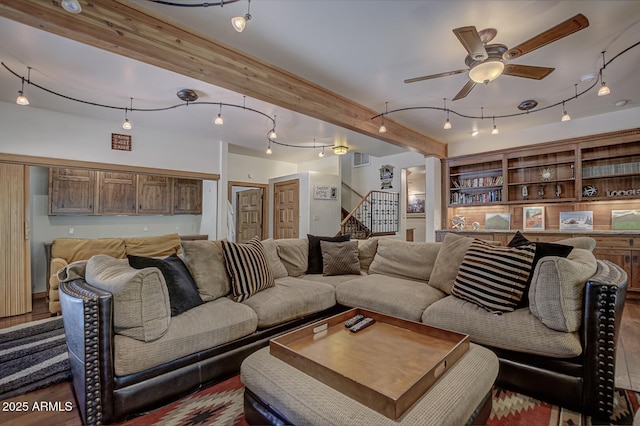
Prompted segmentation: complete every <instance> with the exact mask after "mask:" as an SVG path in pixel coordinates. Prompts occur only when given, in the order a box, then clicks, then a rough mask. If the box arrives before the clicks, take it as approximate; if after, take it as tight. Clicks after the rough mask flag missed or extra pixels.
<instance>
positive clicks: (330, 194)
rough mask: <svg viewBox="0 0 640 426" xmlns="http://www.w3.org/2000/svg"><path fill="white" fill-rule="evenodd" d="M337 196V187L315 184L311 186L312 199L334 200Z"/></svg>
mask: <svg viewBox="0 0 640 426" xmlns="http://www.w3.org/2000/svg"><path fill="white" fill-rule="evenodd" d="M337 198H338V188H337V187H335V186H328V185H316V186H314V187H313V199H314V200H335V199H337Z"/></svg>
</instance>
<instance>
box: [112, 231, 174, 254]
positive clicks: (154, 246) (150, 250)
mask: <svg viewBox="0 0 640 426" xmlns="http://www.w3.org/2000/svg"><path fill="white" fill-rule="evenodd" d="M124 245H125V251H126V253H127V254H131V255H134V256H143V257H167V256H171V255H172V254H181V253H180V235H178V234H167V235H159V236H157V237H130V238H124Z"/></svg>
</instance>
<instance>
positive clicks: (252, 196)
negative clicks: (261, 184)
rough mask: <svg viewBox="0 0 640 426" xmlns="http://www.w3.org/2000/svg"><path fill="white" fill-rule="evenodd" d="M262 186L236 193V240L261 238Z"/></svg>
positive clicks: (240, 241)
mask: <svg viewBox="0 0 640 426" xmlns="http://www.w3.org/2000/svg"><path fill="white" fill-rule="evenodd" d="M262 202H263V190H262V188H257V189H248V190H246V191H240V192H238V193H236V242H238V243H244V242H247V241H249V240H250V239H251V238H253V237H256V236H257V237H259V238H262Z"/></svg>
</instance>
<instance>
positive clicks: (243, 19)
mask: <svg viewBox="0 0 640 426" xmlns="http://www.w3.org/2000/svg"><path fill="white" fill-rule="evenodd" d="M248 1H249V4H248V6H247V14H246V15H244V16H235V17H233V18H231V25H232V26H233V29H234V30H236V31H237V32H239V33H241V32H242V31H244V27H245V26H246V25H247V21H250V20H251V13H250V11H251V0H248Z"/></svg>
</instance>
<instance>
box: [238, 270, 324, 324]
mask: <svg viewBox="0 0 640 426" xmlns="http://www.w3.org/2000/svg"><path fill="white" fill-rule="evenodd" d="M242 303H243V304H244V305H247V306H249V307H251V309H253V310H254V311H255V312H256V314H257V315H258V327H259V328H266V327H271V326H274V325H277V324H281V323H283V322H286V321H290V320H293V319H296V318H300V317H303V316H305V315H309V314H312V313H315V312H320V311H323V310H325V309H328V308H330V307H332V306H333V305H335V304H336V296H335V290H334V288H333V286H331V285H329V284H323V283H319V282H311V281H305V280H302V279H300V278H294V277H283V278H279V279H277V280H276V281H275V286H273V287H270V288H266V289H264V290H262V291H260V292H259V293H256V294H254V295H253V296H251V297H250V298H248V299H247V300H244V301H242Z"/></svg>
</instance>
